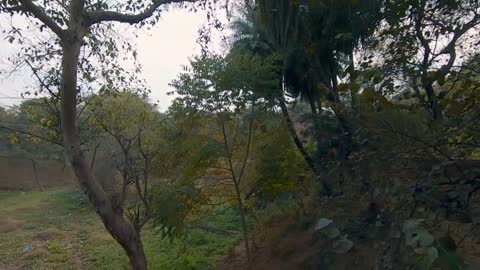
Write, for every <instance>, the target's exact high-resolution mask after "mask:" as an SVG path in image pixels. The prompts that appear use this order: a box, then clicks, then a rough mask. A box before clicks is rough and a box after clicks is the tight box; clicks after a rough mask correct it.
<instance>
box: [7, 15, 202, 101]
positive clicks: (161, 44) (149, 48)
mask: <svg viewBox="0 0 480 270" xmlns="http://www.w3.org/2000/svg"><path fill="white" fill-rule="evenodd" d="M205 17H206V16H205V13H204V12H200V11H199V12H196V13H194V12H188V11H187V10H185V9H172V10H170V11H168V12H164V13H162V19H161V20H160V21H159V22H158V23H157V24H156V25H155V27H154V28H153V29H152V30H150V31H146V30H141V31H140V32H139V33H140V34H139V38H138V40H136V43H137V49H138V57H139V62H140V64H141V65H142V66H143V72H142V75H143V78H144V79H145V80H146V81H147V84H148V85H149V86H150V88H151V89H152V94H151V99H152V101H154V102H156V101H157V100H158V101H159V106H160V109H161V110H165V109H166V108H168V106H169V105H170V103H171V101H172V97H171V96H167V95H166V93H167V92H169V91H171V89H170V87H169V86H168V84H169V83H170V82H171V81H172V80H173V79H175V78H176V75H177V74H178V73H179V72H180V71H181V67H182V65H185V64H187V63H188V58H189V57H191V56H192V55H194V54H198V53H199V52H200V46H199V45H198V44H196V40H197V37H198V32H197V31H198V29H199V28H200V27H201V26H202V24H203V23H204V22H205ZM1 23H6V21H5V18H3V20H2V18H0V24H1ZM1 37H2V38H1V40H0V68H2V66H3V67H5V65H7V64H8V61H7V57H8V56H9V55H11V54H12V53H15V52H16V49H17V48H16V47H15V46H12V45H10V44H9V43H8V42H7V41H6V40H5V36H1ZM32 83H33V79H32V78H31V74H28V73H27V72H26V71H20V72H16V73H15V74H13V75H10V76H8V77H5V76H4V75H0V105H7V106H11V105H13V104H18V103H20V102H21V101H22V100H21V99H18V98H19V97H20V94H21V93H22V91H24V89H25V87H26V86H28V85H31V84H32Z"/></svg>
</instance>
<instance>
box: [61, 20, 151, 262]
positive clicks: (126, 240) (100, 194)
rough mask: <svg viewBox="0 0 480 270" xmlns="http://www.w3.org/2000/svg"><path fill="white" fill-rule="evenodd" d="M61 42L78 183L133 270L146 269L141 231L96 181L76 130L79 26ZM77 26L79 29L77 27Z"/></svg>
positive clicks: (65, 121)
mask: <svg viewBox="0 0 480 270" xmlns="http://www.w3.org/2000/svg"><path fill="white" fill-rule="evenodd" d="M70 23H71V24H74V25H69V29H74V30H72V31H67V32H66V33H65V37H64V39H63V40H62V41H63V43H62V46H63V56H62V84H61V120H62V132H63V140H64V148H65V152H66V154H67V156H68V158H69V160H70V163H71V165H72V167H73V169H74V172H75V175H76V176H77V178H78V180H79V182H80V183H81V184H82V186H84V187H85V189H86V191H87V193H88V196H89V198H90V201H91V202H92V204H93V205H94V207H95V209H96V211H97V213H98V215H99V216H100V218H101V220H102V222H103V224H104V225H105V228H106V229H107V231H108V232H109V233H110V234H111V235H112V236H113V238H114V239H115V240H116V241H117V242H118V243H119V244H120V245H121V246H122V247H123V249H124V250H125V252H126V253H127V255H128V258H129V259H130V264H131V267H132V269H134V270H145V269H147V263H146V257H145V253H144V250H143V245H142V241H141V238H140V233H139V231H137V230H135V229H134V227H133V226H132V224H131V223H130V222H129V221H128V220H127V219H126V218H125V217H124V216H123V213H122V211H121V208H119V207H117V206H116V205H114V204H113V203H112V201H111V200H110V199H109V197H108V195H107V194H106V193H105V191H104V190H103V188H102V187H101V186H100V185H99V183H98V182H97V181H96V179H95V177H94V175H93V172H92V170H91V168H90V166H89V164H88V162H87V161H86V159H85V157H84V154H83V151H82V149H81V147H80V137H79V134H78V127H77V118H76V116H77V108H76V105H77V100H76V99H77V71H78V62H79V55H80V48H81V40H82V35H81V30H78V29H79V28H81V23H80V22H70ZM75 24H76V25H75Z"/></svg>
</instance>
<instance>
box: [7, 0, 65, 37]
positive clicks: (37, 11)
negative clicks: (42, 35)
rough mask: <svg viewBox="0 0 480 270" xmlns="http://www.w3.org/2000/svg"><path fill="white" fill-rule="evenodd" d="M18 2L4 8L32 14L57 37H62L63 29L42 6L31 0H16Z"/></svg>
mask: <svg viewBox="0 0 480 270" xmlns="http://www.w3.org/2000/svg"><path fill="white" fill-rule="evenodd" d="M18 2H20V4H21V5H20V6H14V7H6V8H5V10H7V11H10V12H16V13H26V14H30V15H33V16H34V17H35V18H37V19H38V20H40V21H41V22H42V23H43V24H45V26H47V27H48V28H49V29H50V30H52V31H53V32H54V33H55V34H56V35H57V36H58V37H59V38H63V36H64V30H63V29H62V28H61V27H60V26H59V25H58V24H57V23H56V22H55V21H54V20H53V19H52V18H50V17H49V16H48V15H47V13H45V10H44V9H43V8H41V7H39V6H37V5H35V4H34V3H33V1H32V0H18Z"/></svg>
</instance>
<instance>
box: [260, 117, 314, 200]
mask: <svg viewBox="0 0 480 270" xmlns="http://www.w3.org/2000/svg"><path fill="white" fill-rule="evenodd" d="M264 123H265V125H264V127H263V128H264V130H263V131H264V132H262V133H261V134H260V135H259V136H258V137H256V139H257V141H256V143H255V145H256V150H257V151H258V156H257V157H256V165H255V170H256V177H257V189H258V192H259V193H262V194H263V195H264V196H268V197H271V198H272V199H273V198H275V197H276V196H279V195H280V194H282V193H283V194H285V193H287V194H290V193H295V192H298V191H299V190H300V189H301V187H302V185H306V184H307V183H308V181H309V180H310V179H311V178H312V175H311V172H310V170H309V168H308V167H307V165H306V164H305V162H304V160H303V158H302V156H301V155H300V153H299V152H298V150H297V149H296V147H295V145H294V144H293V142H292V140H291V138H290V136H289V134H288V131H287V130H286V127H285V126H284V125H283V123H282V122H281V121H280V120H279V119H278V117H277V119H275V116H269V117H267V118H266V119H265V122H264Z"/></svg>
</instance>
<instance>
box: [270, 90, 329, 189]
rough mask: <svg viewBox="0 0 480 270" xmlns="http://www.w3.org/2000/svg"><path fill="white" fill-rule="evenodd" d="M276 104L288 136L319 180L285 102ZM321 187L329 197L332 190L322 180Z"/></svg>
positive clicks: (281, 100)
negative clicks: (285, 125)
mask: <svg viewBox="0 0 480 270" xmlns="http://www.w3.org/2000/svg"><path fill="white" fill-rule="evenodd" d="M278 103H279V105H280V109H281V111H282V115H283V118H284V119H285V122H286V124H287V128H288V132H289V133H290V136H291V137H292V139H293V142H294V143H295V145H296V146H297V148H298V150H299V151H300V154H302V156H303V158H304V159H305V162H307V165H308V166H309V167H310V169H311V170H312V172H313V173H314V174H315V176H316V177H317V179H318V180H320V177H321V172H320V170H319V169H318V167H317V166H316V165H315V161H314V160H313V159H312V157H311V156H310V155H309V154H308V152H307V150H306V149H305V146H304V145H303V143H302V141H301V140H300V137H299V136H298V134H297V131H296V130H295V126H294V124H293V121H292V119H291V118H290V115H289V114H288V108H287V105H286V104H285V101H284V100H283V99H278ZM321 184H322V187H323V189H324V192H325V194H327V195H330V194H332V189H331V187H330V186H329V185H328V184H327V182H325V181H324V180H323V181H322V180H321Z"/></svg>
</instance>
